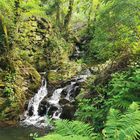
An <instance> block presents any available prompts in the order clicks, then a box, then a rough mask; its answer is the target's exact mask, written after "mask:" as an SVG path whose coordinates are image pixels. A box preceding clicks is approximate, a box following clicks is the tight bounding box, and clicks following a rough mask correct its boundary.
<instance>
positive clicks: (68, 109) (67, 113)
mask: <svg viewBox="0 0 140 140" xmlns="http://www.w3.org/2000/svg"><path fill="white" fill-rule="evenodd" d="M62 110H63V111H62V114H61V116H60V118H62V119H68V120H71V119H72V118H73V117H74V113H75V111H76V108H75V106H74V105H70V104H66V105H64V106H63V107H62Z"/></svg>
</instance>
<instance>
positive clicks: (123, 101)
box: [107, 68, 140, 109]
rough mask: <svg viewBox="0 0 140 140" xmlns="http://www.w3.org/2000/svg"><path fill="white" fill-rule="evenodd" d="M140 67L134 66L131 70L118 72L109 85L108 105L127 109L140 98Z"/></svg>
mask: <svg viewBox="0 0 140 140" xmlns="http://www.w3.org/2000/svg"><path fill="white" fill-rule="evenodd" d="M139 87H140V68H132V69H130V70H129V71H125V72H122V73H116V74H114V75H113V78H112V80H111V81H110V83H109V86H108V96H109V100H108V101H107V105H108V106H112V107H114V108H119V109H126V108H128V107H129V105H130V104H131V103H132V102H133V101H135V102H139V100H140V94H139V91H140V88H139Z"/></svg>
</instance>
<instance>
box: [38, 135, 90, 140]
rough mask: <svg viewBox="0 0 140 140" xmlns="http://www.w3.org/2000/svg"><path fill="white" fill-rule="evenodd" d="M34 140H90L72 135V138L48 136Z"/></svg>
mask: <svg viewBox="0 0 140 140" xmlns="http://www.w3.org/2000/svg"><path fill="white" fill-rule="evenodd" d="M36 140H91V139H90V138H88V137H83V136H78V135H72V136H62V135H59V134H53V135H48V136H45V137H42V138H37V139H36Z"/></svg>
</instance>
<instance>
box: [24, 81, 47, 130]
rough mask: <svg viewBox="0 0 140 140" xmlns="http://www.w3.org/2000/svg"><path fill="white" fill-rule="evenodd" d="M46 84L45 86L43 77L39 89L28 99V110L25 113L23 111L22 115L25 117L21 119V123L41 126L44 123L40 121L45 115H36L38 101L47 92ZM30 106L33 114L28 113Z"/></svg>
mask: <svg viewBox="0 0 140 140" xmlns="http://www.w3.org/2000/svg"><path fill="white" fill-rule="evenodd" d="M46 86H47V82H46V80H45V79H43V80H42V85H41V87H40V89H39V90H38V92H37V93H36V94H35V96H34V97H32V98H31V99H30V100H29V104H28V110H27V111H25V113H24V116H25V117H26V119H25V120H24V121H22V124H24V125H34V126H37V127H42V126H43V125H44V124H43V123H41V121H43V120H44V119H45V117H40V116H39V115H38V108H39V104H40V102H41V101H42V100H43V99H44V97H45V96H47V94H48V91H47V88H46ZM31 108H32V112H33V115H32V116H29V114H28V113H29V111H30V109H31Z"/></svg>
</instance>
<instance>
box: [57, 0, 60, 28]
mask: <svg viewBox="0 0 140 140" xmlns="http://www.w3.org/2000/svg"><path fill="white" fill-rule="evenodd" d="M56 24H57V26H58V27H60V2H59V1H58V2H56Z"/></svg>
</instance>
